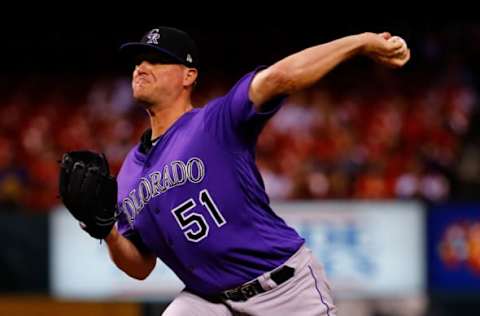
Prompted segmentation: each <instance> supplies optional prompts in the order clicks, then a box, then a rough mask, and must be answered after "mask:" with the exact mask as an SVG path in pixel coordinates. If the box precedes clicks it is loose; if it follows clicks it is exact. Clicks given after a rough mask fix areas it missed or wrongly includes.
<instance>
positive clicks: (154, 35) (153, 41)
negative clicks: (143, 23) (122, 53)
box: [147, 29, 160, 44]
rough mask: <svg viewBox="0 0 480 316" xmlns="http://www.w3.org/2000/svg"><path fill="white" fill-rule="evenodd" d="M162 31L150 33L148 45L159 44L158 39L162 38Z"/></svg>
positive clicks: (156, 30)
mask: <svg viewBox="0 0 480 316" xmlns="http://www.w3.org/2000/svg"><path fill="white" fill-rule="evenodd" d="M159 32H160V30H159V29H153V30H151V31H150V33H148V35H147V38H148V41H147V44H158V39H159V38H160V33H159Z"/></svg>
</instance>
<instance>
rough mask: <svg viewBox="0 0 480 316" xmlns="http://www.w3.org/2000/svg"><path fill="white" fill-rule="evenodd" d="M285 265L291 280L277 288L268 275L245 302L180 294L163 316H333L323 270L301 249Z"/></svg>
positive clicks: (304, 249)
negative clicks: (291, 269)
mask: <svg viewBox="0 0 480 316" xmlns="http://www.w3.org/2000/svg"><path fill="white" fill-rule="evenodd" d="M285 265H287V266H290V267H292V268H295V274H294V276H293V277H291V278H290V279H288V280H287V281H285V282H284V283H282V284H280V285H277V284H276V283H275V282H274V281H273V280H272V279H271V278H270V272H267V273H265V274H263V275H261V276H260V277H258V278H257V280H259V282H260V284H261V285H262V287H263V289H265V290H266V292H263V293H260V294H257V295H255V296H253V297H251V298H249V299H248V300H247V301H243V302H234V301H232V300H226V301H224V302H223V303H212V302H210V301H207V300H205V299H203V298H201V297H199V296H197V295H195V294H192V293H190V292H187V291H183V292H181V293H180V294H179V295H178V296H177V297H176V298H175V299H174V300H173V302H172V303H171V304H170V305H169V306H168V307H167V309H166V310H165V312H164V313H163V316H187V315H188V316H197V315H198V316H205V315H211V316H217V315H218V316H240V315H251V316H256V315H262V316H278V315H289V316H290V315H302V316H303V315H308V316H314V315H315V316H316V315H318V316H320V315H322V316H336V308H335V306H334V305H333V300H332V293H331V288H330V285H329V283H328V281H327V279H326V276H325V272H324V269H323V266H322V265H321V264H320V263H319V262H318V261H317V260H316V259H315V258H314V257H313V255H312V252H311V250H310V249H308V248H307V247H305V246H302V247H301V248H300V249H299V250H298V251H297V252H296V253H295V254H294V255H293V256H292V257H290V258H289V259H288V260H287V262H285Z"/></svg>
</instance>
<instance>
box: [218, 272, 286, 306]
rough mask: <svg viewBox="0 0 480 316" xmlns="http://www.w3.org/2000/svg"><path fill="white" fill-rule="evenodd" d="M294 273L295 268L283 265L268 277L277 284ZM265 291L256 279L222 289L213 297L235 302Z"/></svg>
mask: <svg viewBox="0 0 480 316" xmlns="http://www.w3.org/2000/svg"><path fill="white" fill-rule="evenodd" d="M294 273H295V269H294V268H292V267H289V266H283V267H281V268H280V269H278V270H275V271H273V272H272V273H270V278H271V279H272V280H273V281H275V283H276V284H277V285H280V284H282V283H283V282H285V281H287V280H288V279H290V278H291V277H292V276H293V274H294ZM263 292H266V291H265V290H264V289H263V287H262V285H261V284H260V282H259V281H258V280H254V281H252V282H249V283H246V284H244V285H241V286H238V287H236V288H233V289H230V290H226V291H223V292H222V293H220V294H219V295H217V296H215V297H214V298H215V299H217V300H218V299H220V300H232V301H236V302H240V301H246V300H248V299H249V298H250V297H253V296H255V295H257V294H259V293H263Z"/></svg>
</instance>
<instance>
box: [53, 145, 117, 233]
mask: <svg viewBox="0 0 480 316" xmlns="http://www.w3.org/2000/svg"><path fill="white" fill-rule="evenodd" d="M117 190H118V189H117V181H116V179H115V178H114V177H113V176H112V175H110V168H109V167H108V161H107V159H106V158H105V155H103V154H98V153H95V152H91V151H73V152H68V153H65V154H64V155H63V158H62V161H61V162H60V179H59V191H60V197H61V199H62V201H63V203H64V204H65V206H66V207H67V209H68V210H69V211H70V213H72V215H73V217H75V218H76V219H77V220H78V221H79V222H80V226H81V227H82V228H83V229H84V230H85V231H86V232H88V233H89V234H90V236H92V237H94V238H97V239H104V238H105V237H107V235H108V234H109V233H110V231H111V230H112V227H113V225H114V224H115V221H116V209H117V207H116V205H117Z"/></svg>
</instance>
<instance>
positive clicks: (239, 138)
mask: <svg viewBox="0 0 480 316" xmlns="http://www.w3.org/2000/svg"><path fill="white" fill-rule="evenodd" d="M263 68H265V67H258V68H257V69H255V70H254V71H252V72H250V73H248V74H246V75H245V76H244V77H243V78H241V79H240V80H239V81H238V82H237V83H236V84H235V85H234V86H233V87H232V88H231V89H230V91H229V92H228V93H227V94H226V95H224V96H222V97H220V98H217V99H215V100H214V101H212V102H210V103H208V104H207V105H206V106H205V108H204V109H203V110H204V128H205V129H206V130H207V131H209V132H210V133H212V134H214V135H215V136H216V138H218V139H220V140H221V141H222V142H224V143H226V144H228V145H232V146H238V145H239V144H242V145H255V143H256V140H257V138H258V135H259V134H260V132H261V130H262V129H263V127H264V126H265V124H266V123H267V121H268V119H270V118H271V117H272V116H273V115H274V114H275V113H276V112H277V111H278V110H279V109H280V107H281V105H282V103H283V101H284V99H285V97H286V96H279V97H277V98H274V99H272V100H270V101H268V102H267V103H265V104H263V105H262V107H261V110H257V109H256V108H255V106H254V104H253V102H252V101H251V100H250V97H249V89H250V84H251V82H252V80H253V78H254V77H255V75H256V74H257V73H258V72H259V71H261V70H262V69H263Z"/></svg>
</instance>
